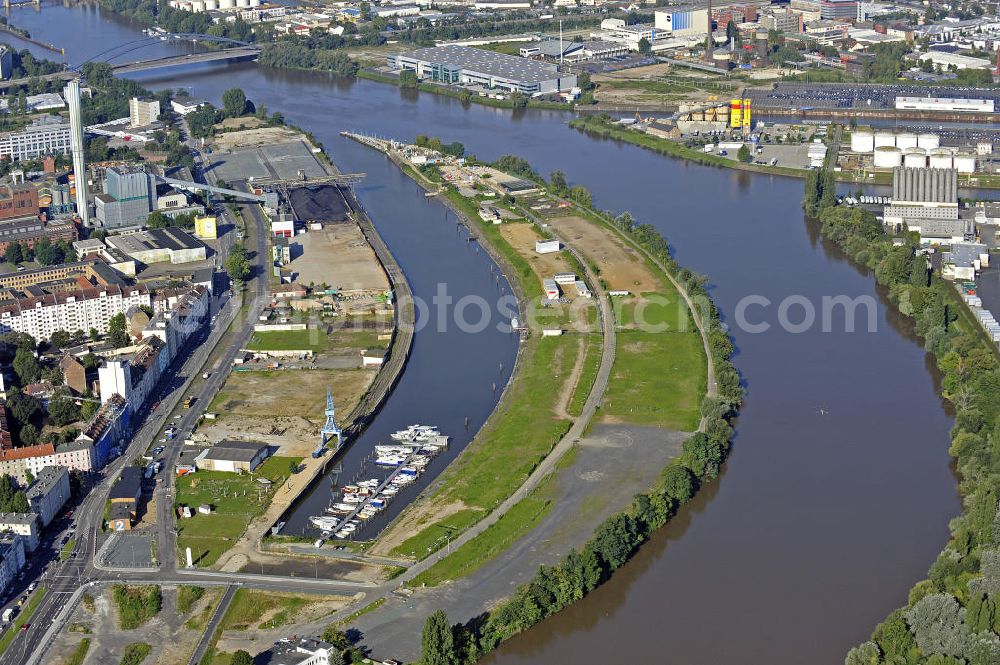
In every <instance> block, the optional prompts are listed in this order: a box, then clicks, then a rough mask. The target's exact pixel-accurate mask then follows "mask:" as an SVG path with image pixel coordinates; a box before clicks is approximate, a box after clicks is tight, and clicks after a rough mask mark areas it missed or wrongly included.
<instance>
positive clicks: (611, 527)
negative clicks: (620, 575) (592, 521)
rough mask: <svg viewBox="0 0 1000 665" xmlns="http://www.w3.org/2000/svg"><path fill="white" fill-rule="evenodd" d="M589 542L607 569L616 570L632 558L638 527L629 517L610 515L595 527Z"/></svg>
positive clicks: (619, 514)
mask: <svg viewBox="0 0 1000 665" xmlns="http://www.w3.org/2000/svg"><path fill="white" fill-rule="evenodd" d="M590 542H591V544H592V547H593V548H594V551H595V552H597V554H598V555H599V556H600V557H601V559H602V560H603V561H604V562H605V563H606V564H607V566H608V568H609V569H610V570H616V569H618V568H619V567H621V565H622V564H624V563H625V562H626V561H627V560H628V558H629V557H630V556H632V552H633V551H634V550H635V546H636V545H638V544H639V542H640V538H639V529H638V525H637V524H636V522H635V519H634V518H633V517H632V516H631V515H628V514H624V513H618V514H615V515H612V516H611V517H609V518H608V519H606V520H605V521H604V522H603V523H602V524H601V526H599V527H597V531H596V532H595V533H594V537H593V538H592V539H591V541H590Z"/></svg>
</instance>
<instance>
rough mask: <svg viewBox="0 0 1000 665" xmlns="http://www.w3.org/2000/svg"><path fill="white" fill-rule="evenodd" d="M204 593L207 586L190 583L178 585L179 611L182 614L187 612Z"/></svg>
mask: <svg viewBox="0 0 1000 665" xmlns="http://www.w3.org/2000/svg"><path fill="white" fill-rule="evenodd" d="M204 595H205V587H200V586H192V585H190V584H183V585H181V586H179V587H177V611H178V612H179V613H181V614H187V613H188V612H190V611H191V608H192V607H194V604H195V603H197V602H198V601H199V600H200V599H201V597H202V596H204Z"/></svg>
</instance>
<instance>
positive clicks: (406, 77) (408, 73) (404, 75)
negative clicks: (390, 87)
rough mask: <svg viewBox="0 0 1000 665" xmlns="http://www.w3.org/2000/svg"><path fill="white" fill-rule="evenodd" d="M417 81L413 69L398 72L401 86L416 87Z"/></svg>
mask: <svg viewBox="0 0 1000 665" xmlns="http://www.w3.org/2000/svg"><path fill="white" fill-rule="evenodd" d="M419 82H420V81H419V80H418V79H417V73H416V72H415V71H412V70H409V69H407V70H404V71H401V72H400V73H399V85H400V86H401V87H403V88H416V87H417V84H418V83H419Z"/></svg>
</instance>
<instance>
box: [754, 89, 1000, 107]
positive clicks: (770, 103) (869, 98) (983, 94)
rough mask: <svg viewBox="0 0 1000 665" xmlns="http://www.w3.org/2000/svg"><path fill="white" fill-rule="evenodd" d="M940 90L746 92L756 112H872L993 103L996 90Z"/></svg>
mask: <svg viewBox="0 0 1000 665" xmlns="http://www.w3.org/2000/svg"><path fill="white" fill-rule="evenodd" d="M945 90H946V91H947V95H943V93H942V88H934V87H930V86H926V85H913V84H889V85H866V84H850V83H775V84H774V87H773V88H771V89H755V90H749V91H748V92H747V94H748V96H749V97H750V98H751V99H752V100H753V104H754V106H756V107H757V108H798V109H801V108H805V107H813V108H819V109H861V108H866V109H873V110H885V109H892V108H895V104H896V97H897V96H901V97H941V96H947V97H955V98H960V99H965V98H976V99H994V100H997V101H1000V90H996V89H987V88H969V87H961V86H955V87H950V86H949V87H948V88H946V89H945Z"/></svg>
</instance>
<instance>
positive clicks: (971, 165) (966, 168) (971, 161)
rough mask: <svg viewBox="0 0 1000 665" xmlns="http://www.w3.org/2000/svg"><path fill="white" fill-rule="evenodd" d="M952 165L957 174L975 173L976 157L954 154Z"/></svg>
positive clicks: (960, 153) (964, 153)
mask: <svg viewBox="0 0 1000 665" xmlns="http://www.w3.org/2000/svg"><path fill="white" fill-rule="evenodd" d="M953 163H954V165H955V169H957V170H958V172H959V173H975V171H976V156H975V155H970V154H969V153H967V152H959V153H955V158H954V160H953Z"/></svg>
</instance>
